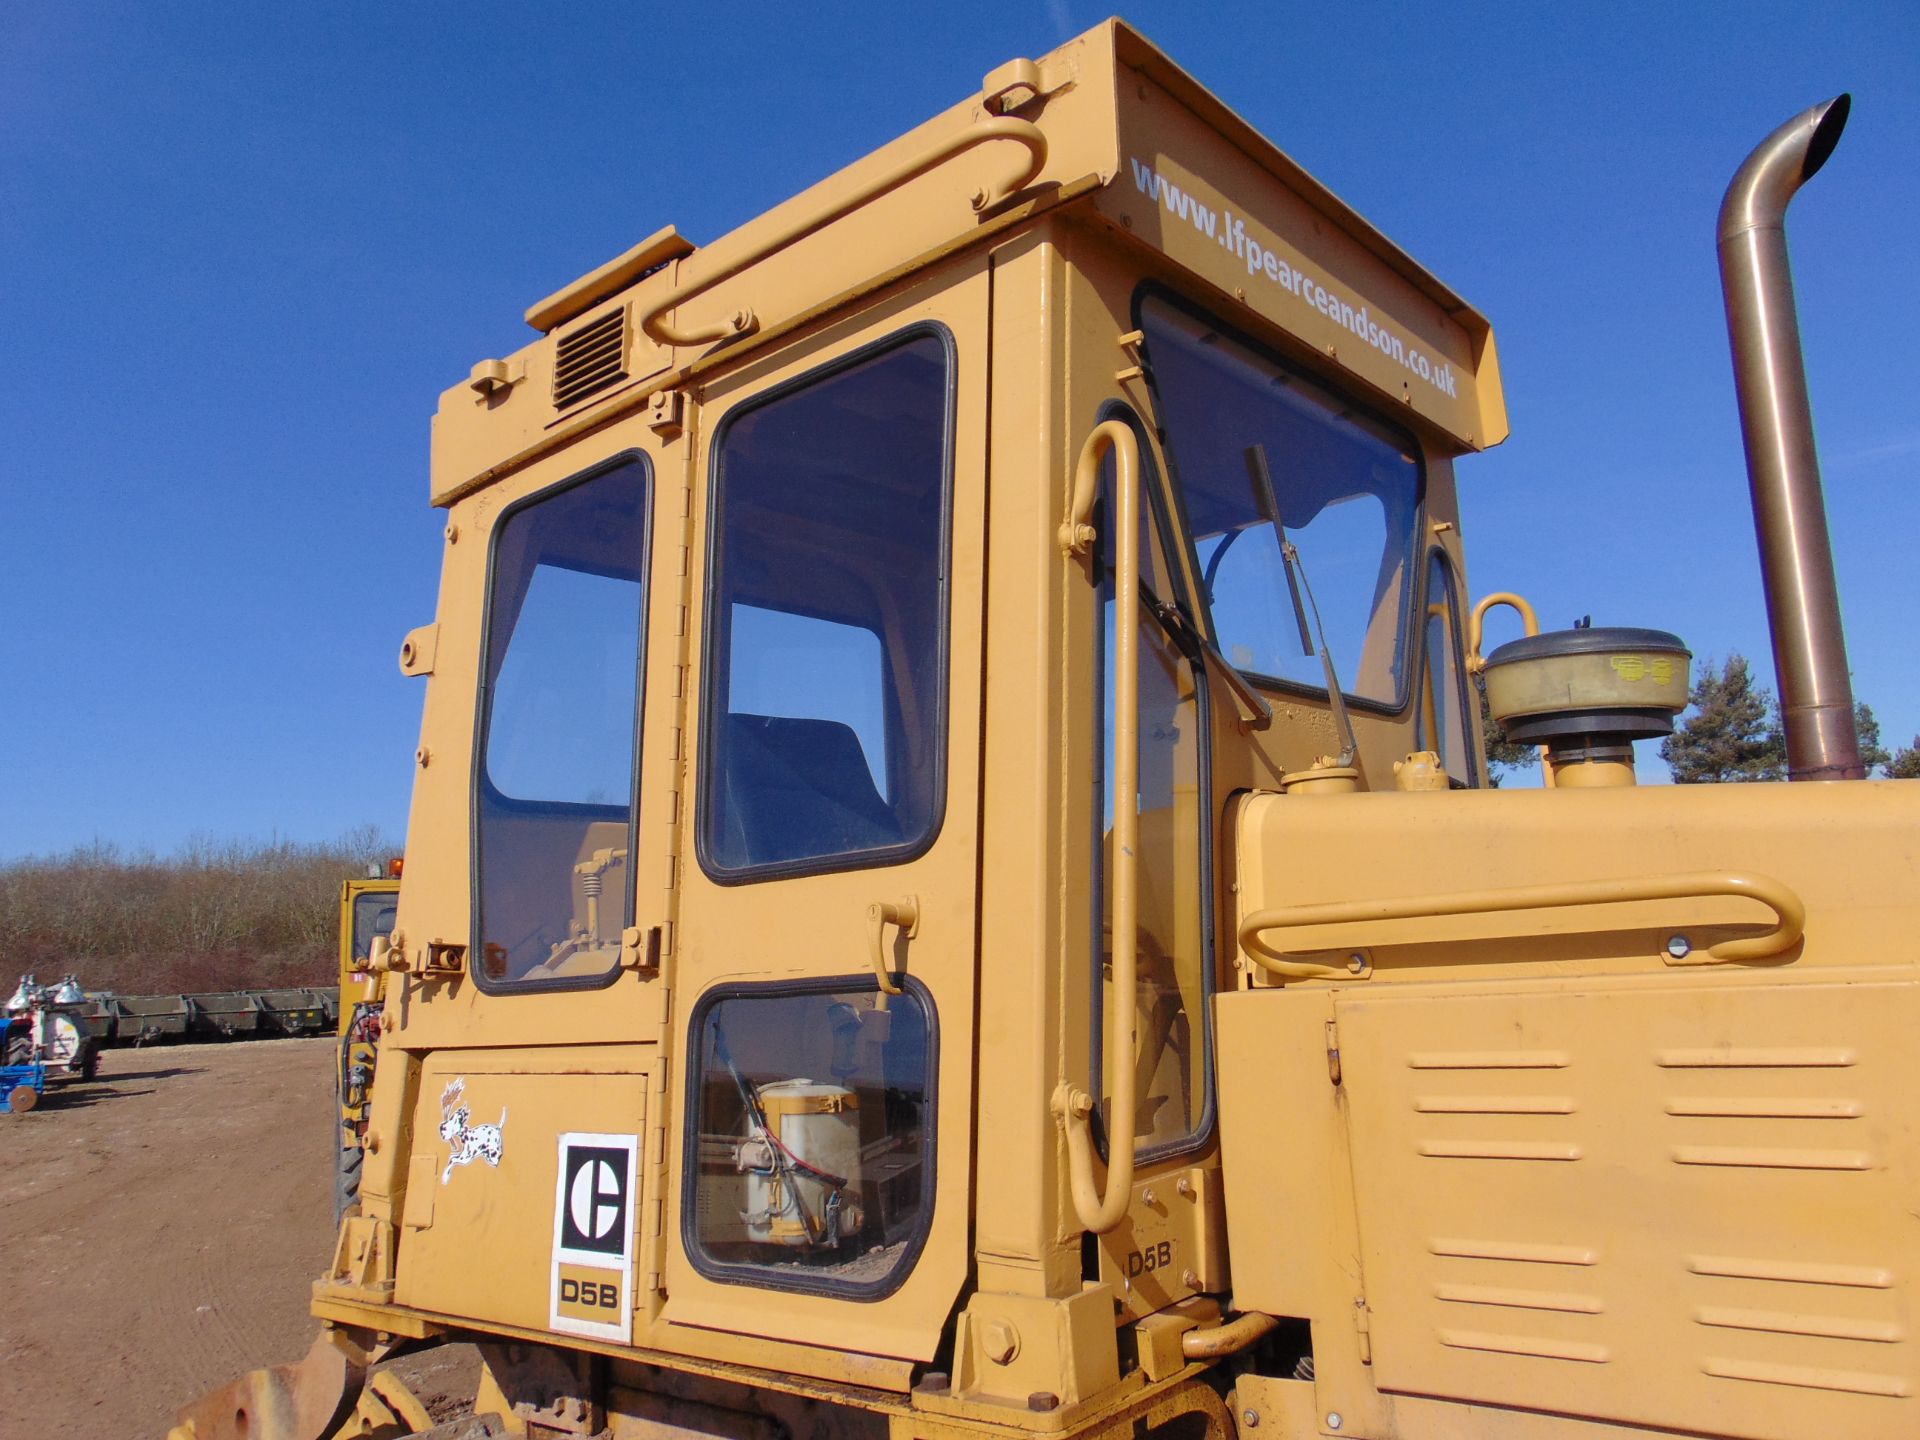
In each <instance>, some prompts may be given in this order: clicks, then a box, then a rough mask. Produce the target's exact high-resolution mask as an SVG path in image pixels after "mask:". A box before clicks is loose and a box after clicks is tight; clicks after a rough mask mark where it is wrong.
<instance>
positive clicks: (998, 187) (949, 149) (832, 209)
mask: <svg viewBox="0 0 1920 1440" xmlns="http://www.w3.org/2000/svg"><path fill="white" fill-rule="evenodd" d="M995 140H1011V141H1013V142H1014V143H1015V144H1017V145H1019V146H1021V147H1023V148H1024V149H1025V150H1026V152H1027V158H1026V163H1025V164H1023V165H1022V166H1021V167H1020V169H1019V171H1018V172H1016V173H1013V174H1010V175H1008V176H1006V177H1005V178H1004V179H1002V180H999V181H997V182H995V183H994V185H993V186H991V187H990V188H989V187H982V188H981V189H979V190H976V191H975V192H974V195H973V208H974V209H975V210H976V211H979V210H986V209H989V208H991V207H992V206H994V205H997V204H999V203H1000V202H1001V201H1002V200H1004V199H1006V198H1007V197H1008V196H1009V195H1012V194H1014V193H1016V192H1018V191H1020V190H1023V189H1025V188H1026V187H1027V186H1028V185H1029V184H1031V183H1032V181H1033V179H1034V177H1035V176H1037V175H1038V174H1039V173H1040V172H1041V170H1043V169H1044V168H1045V167H1046V163H1047V137H1046V135H1045V134H1044V133H1042V132H1041V130H1040V128H1039V127H1038V126H1037V125H1034V124H1033V123H1032V122H1030V121H1027V120H1018V119H1015V118H1014V117H1013V116H1010V115H1002V116H1000V117H998V118H996V119H992V120H982V121H980V122H979V123H978V124H975V125H973V126H971V127H969V128H968V129H966V130H962V131H960V132H959V133H958V134H955V135H949V136H947V137H946V138H945V139H944V140H941V141H939V142H938V143H936V144H934V145H933V146H931V147H929V148H928V149H926V150H923V151H921V152H920V153H919V154H918V155H915V156H912V157H910V158H908V159H906V160H902V161H900V162H899V163H898V164H896V165H894V166H893V167H892V168H891V169H889V170H885V171H883V172H881V173H880V174H878V175H876V176H874V177H873V178H872V179H871V180H870V181H868V182H867V183H866V184H865V185H862V186H861V187H860V188H859V189H857V190H855V191H854V192H853V193H852V194H851V195H848V196H846V197H845V198H843V199H841V200H838V201H835V202H834V203H833V204H831V205H829V206H828V207H827V208H826V209H824V210H821V211H818V212H816V213H814V214H810V215H804V216H800V217H798V218H796V219H793V220H790V221H788V222H787V224H785V225H784V226H782V227H781V228H780V229H778V230H776V231H774V232H773V233H772V234H771V235H768V236H766V237H765V238H764V239H763V240H762V241H761V242H760V243H759V244H758V245H756V246H754V247H753V248H752V249H750V250H748V251H747V252H746V253H745V254H744V255H741V256H740V257H739V258H738V259H736V260H734V261H733V262H732V263H730V264H727V265H724V266H722V267H721V268H720V269H718V270H716V271H715V272H714V273H713V274H711V275H708V276H705V277H703V278H702V279H699V280H695V281H693V282H692V283H691V284H688V285H683V286H681V287H680V288H679V289H678V290H673V291H670V292H669V293H668V294H667V296H666V298H664V299H662V300H660V301H658V302H656V303H655V304H653V305H652V306H650V307H648V309H647V310H646V312H645V313H644V314H642V315H641V317H640V329H641V331H642V333H643V334H645V335H646V337H647V338H648V339H650V340H652V341H653V342H654V343H655V344H656V345H705V344H708V343H710V342H712V341H715V340H725V339H728V338H730V337H732V336H736V335H751V334H752V333H753V332H754V331H755V330H758V329H759V328H760V319H759V317H758V316H757V315H755V314H754V313H753V311H752V309H750V308H743V309H740V310H736V311H734V312H733V314H731V315H729V316H728V317H727V318H726V319H724V320H717V321H715V322H713V323H712V324H709V325H703V326H701V327H699V328H697V329H693V330H682V329H678V328H676V327H674V326H671V325H668V324H667V323H666V322H665V321H664V320H662V319H661V317H662V316H663V315H665V314H666V313H667V312H668V311H669V310H672V309H674V308H676V307H677V306H680V305H684V304H686V302H687V301H689V300H691V299H693V297H694V296H696V295H699V294H702V293H703V292H705V291H707V290H710V289H712V288H713V287H714V286H715V285H718V284H719V283H720V282H721V281H722V280H728V279H731V278H732V277H733V276H735V275H738V274H739V273H740V272H741V271H742V270H745V269H746V268H747V267H748V266H750V265H757V264H759V263H760V262H761V261H762V260H764V259H766V258H767V257H768V256H769V255H773V254H776V253H778V252H779V251H781V250H784V249H786V248H787V246H789V245H791V244H793V242H794V241H796V240H798V239H800V238H801V237H802V236H804V235H807V234H810V233H811V232H813V231H815V230H818V229H820V228H822V227H823V226H826V225H831V224H832V223H833V222H834V221H836V220H838V219H839V218H840V217H841V216H843V215H846V214H849V213H851V212H852V211H854V210H858V209H859V208H860V207H861V206H862V205H865V204H867V203H868V202H870V201H873V200H877V199H879V198H880V196H882V195H884V194H886V193H887V192H888V191H889V190H895V189H898V188H899V187H900V186H902V185H904V184H906V183H907V182H908V181H909V180H914V179H917V178H918V177H920V176H921V175H924V174H926V173H927V171H929V170H931V169H933V168H934V167H935V166H936V165H941V164H944V163H945V162H946V161H948V160H951V159H952V158H953V157H954V156H956V155H958V154H961V153H962V152H963V151H967V150H971V149H973V148H974V147H975V146H976V145H985V144H989V143H991V142H992V141H995Z"/></svg>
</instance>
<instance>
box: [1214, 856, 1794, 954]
mask: <svg viewBox="0 0 1920 1440" xmlns="http://www.w3.org/2000/svg"><path fill="white" fill-rule="evenodd" d="M1717 895H1740V896H1745V897H1747V898H1748V899H1752V900H1758V901H1759V902H1760V903H1761V904H1762V905H1765V906H1766V907H1767V908H1768V909H1770V910H1772V911H1773V915H1774V926H1773V928H1772V929H1771V930H1769V931H1767V933H1766V934H1764V935H1752V936H1748V937H1746V938H1745V939H1740V940H1722V941H1721V942H1720V943H1719V944H1718V945H1714V946H1711V947H1709V948H1708V950H1707V952H1706V954H1705V956H1704V957H1701V958H1699V959H1694V958H1691V955H1692V952H1690V951H1687V950H1681V951H1679V952H1678V953H1675V951H1674V950H1673V949H1671V948H1670V949H1669V950H1668V952H1667V956H1668V960H1669V963H1673V964H1711V963H1722V964H1726V963H1737V962H1740V961H1748V960H1771V959H1774V958H1776V957H1777V956H1780V955H1784V954H1785V953H1786V952H1787V951H1789V950H1791V949H1792V948H1793V947H1794V945H1795V944H1797V943H1798V942H1799V940H1800V937H1801V935H1802V934H1804V933H1805V931H1806V928H1807V907H1806V904H1805V902H1803V901H1802V900H1801V899H1800V897H1799V896H1798V895H1797V894H1795V893H1794V892H1793V890H1792V889H1791V888H1789V887H1788V886H1787V885H1786V884H1784V883H1783V882H1781V881H1779V880H1775V879H1774V878H1773V877H1772V876H1769V875H1756V874H1754V873H1752V872H1737V871H1731V870H1700V871H1695V872H1693V873H1691V874H1685V875H1647V876H1639V877H1634V876H1624V877H1622V878H1620V879H1616V880H1578V881H1570V882H1562V883H1557V884H1551V885H1521V886H1516V887H1515V888H1513V889H1510V890H1463V891H1461V892H1459V893H1458V894H1454V895H1420V896H1414V897H1411V898H1406V899H1400V900H1341V901H1335V902H1333V903H1331V904H1324V905H1286V906H1281V907H1279V908H1277V909H1272V910H1256V911H1254V912H1253V913H1252V914H1251V915H1249V916H1247V917H1246V919H1244V920H1242V921H1241V922H1240V946H1241V948H1242V949H1243V950H1245V951H1246V952H1247V954H1248V955H1250V956H1252V957H1253V960H1254V963H1255V964H1257V965H1259V966H1260V968H1261V969H1263V970H1265V971H1267V972H1268V973H1269V974H1271V975H1274V976H1276V977H1278V978H1279V979H1281V980H1283V981H1284V980H1352V979H1364V978H1366V976H1368V975H1370V974H1372V973H1373V972H1372V969H1371V967H1370V965H1367V964H1365V963H1364V962H1363V964H1362V967H1361V968H1360V969H1358V970H1344V969H1336V968H1335V967H1333V966H1329V965H1315V964H1312V963H1309V962H1306V961H1301V960H1296V959H1294V958H1292V957H1293V956H1295V955H1299V954H1303V953H1310V952H1305V951H1300V950H1293V949H1289V948H1287V947H1286V945H1285V944H1284V942H1283V943H1281V944H1275V943H1273V942H1271V941H1269V940H1267V939H1266V938H1265V937H1266V935H1267V934H1268V933H1269V932H1271V931H1275V930H1301V929H1305V928H1307V927H1308V926H1320V925H1352V926H1356V927H1358V926H1366V925H1372V924H1379V923H1382V922H1385V921H1389V920H1427V919H1437V918H1439V917H1441V916H1447V915H1488V914H1502V913H1506V912H1510V911H1514V910H1559V909H1565V908H1567V907H1569V906H1573V905H1622V904H1627V903H1630V902H1632V901H1636V900H1699V899H1706V898H1708V897H1710V896H1717ZM1355 943H1356V942H1353V941H1349V940H1343V941H1342V943H1341V944H1339V945H1316V946H1314V947H1313V948H1314V949H1315V950H1345V949H1353V948H1354V947H1355Z"/></svg>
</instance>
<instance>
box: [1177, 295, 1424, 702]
mask: <svg viewBox="0 0 1920 1440" xmlns="http://www.w3.org/2000/svg"><path fill="white" fill-rule="evenodd" d="M1140 321H1141V328H1142V329H1143V330H1144V331H1145V332H1146V336H1147V368H1148V371H1149V373H1150V375H1151V377H1152V381H1153V390H1154V397H1155V402H1156V404H1157V405H1158V407H1159V411H1160V420H1161V423H1162V425H1163V426H1164V428H1165V432H1166V433H1165V441H1166V449H1167V458H1168V464H1169V465H1170V467H1171V468H1172V469H1173V471H1174V480H1175V489H1176V491H1177V493H1178V495H1179V499H1180V505H1181V507H1182V510H1183V511H1184V514H1185V519H1186V522H1187V526H1188V529H1189V532H1190V534H1191V535H1192V537H1193V545H1194V558H1195V560H1196V562H1197V563H1196V567H1195V569H1196V573H1198V574H1199V575H1200V576H1201V583H1202V586H1203V587H1204V589H1205V592H1206V593H1205V595H1204V596H1203V600H1204V604H1205V609H1206V611H1207V616H1208V621H1209V623H1210V624H1211V625H1212V627H1213V633H1214V638H1215V641H1216V642H1217V643H1218V645H1219V646H1220V650H1221V653H1222V654H1224V655H1225V656H1226V657H1227V659H1228V660H1230V661H1231V662H1232V663H1233V664H1234V665H1235V666H1236V667H1238V668H1239V669H1241V670H1243V671H1246V672H1248V673H1249V674H1252V675H1255V676H1258V677H1261V678H1264V679H1268V680H1272V681H1278V682H1282V683H1285V684H1288V685H1292V686H1296V687H1300V688H1305V689H1313V690H1319V691H1322V692H1324V690H1325V687H1326V680H1325V672H1324V670H1323V669H1322V667H1321V663H1320V661H1319V660H1318V659H1316V658H1314V655H1313V654H1312V653H1309V652H1308V651H1307V650H1306V649H1305V647H1303V646H1302V645H1301V643H1300V626H1299V623H1298V621H1297V620H1296V618H1295V610H1294V605H1293V601H1292V598H1291V591H1290V587H1289V585H1288V582H1287V575H1286V568H1285V565H1284V562H1283V559H1282V551H1281V546H1280V534H1279V530H1278V529H1277V528H1276V526H1275V524H1274V521H1275V516H1274V515H1273V514H1272V513H1271V512H1272V510H1273V509H1274V507H1275V506H1277V507H1278V511H1279V515H1278V519H1279V522H1280V526H1282V527H1284V528H1285V531H1286V538H1287V539H1288V540H1290V541H1292V542H1293V545H1294V548H1295V551H1296V553H1297V555H1298V557H1299V568H1300V571H1301V573H1302V575H1303V582H1302V583H1303V586H1304V592H1309V593H1310V599H1311V602H1312V608H1313V609H1316V610H1317V611H1318V612H1319V617H1320V623H1321V625H1323V626H1324V628H1325V633H1326V639H1327V645H1328V648H1329V649H1331V650H1332V652H1333V656H1334V659H1335V661H1336V662H1337V663H1338V667H1339V672H1340V683H1341V685H1342V686H1343V687H1344V688H1345V689H1346V691H1347V692H1348V693H1349V694H1350V695H1352V696H1353V697H1354V698H1356V699H1359V700H1371V701H1375V702H1378V703H1379V704H1382V705H1397V704H1399V703H1400V701H1401V699H1402V698H1403V696H1404V694H1405V684H1404V682H1405V678H1406V677H1405V675H1404V673H1403V672H1404V667H1405V665H1406V663H1407V660H1408V657H1409V655H1410V653H1411V649H1412V647H1411V644H1410V637H1409V636H1408V635H1407V634H1405V633H1404V632H1405V630H1406V628H1407V627H1406V624H1405V619H1406V615H1407V612H1408V610H1409V609H1410V597H1409V594H1408V591H1409V589H1410V587H1411V586H1412V585H1413V583H1414V578H1415V574H1416V571H1415V568H1414V567H1415V554H1414V544H1415V538H1416V529H1417V521H1418V518H1419V509H1420V502H1421V498H1422V493H1423V484H1424V480H1423V474H1422V471H1421V466H1420V461H1419V452H1418V449H1417V447H1416V445H1415V442H1414V441H1413V439H1412V438H1411V437H1410V436H1406V435H1404V434H1402V433H1401V432H1399V431H1397V430H1395V429H1393V428H1391V427H1389V426H1387V425H1385V424H1382V423H1381V422H1379V421H1377V420H1374V419H1373V418H1372V417H1371V416H1368V415H1366V414H1363V413H1361V412H1360V411H1358V410H1357V409H1356V408H1355V407H1354V406H1352V405H1350V404H1348V403H1347V402H1345V401H1343V400H1341V399H1340V398H1339V397H1338V396H1336V395H1334V394H1332V393H1331V392H1329V391H1326V390H1323V389H1322V388H1321V387H1320V386H1318V385H1316V384H1315V383H1313V381H1311V380H1309V379H1308V378H1307V377H1306V376H1304V375H1302V374H1300V373H1299V372H1297V371H1295V370H1293V369H1291V368H1290V367H1288V366H1285V365H1283V364H1281V363H1280V362H1279V361H1277V360H1275V359H1273V358H1271V357H1270V356H1267V355H1265V354H1263V353H1262V352H1260V351H1258V350H1256V349H1254V348H1253V347H1252V346H1251V345H1250V344H1246V343H1243V342H1242V341H1240V340H1239V339H1238V338H1237V337H1235V336H1233V335H1232V334H1231V333H1230V332H1228V331H1226V330H1225V329H1223V328H1221V327H1219V326H1216V325H1214V324H1213V323H1212V322H1210V321H1207V320H1205V319H1203V318H1201V317H1200V316H1197V315H1195V314H1192V313H1190V312H1189V311H1187V310H1186V309H1185V308H1183V307H1180V306H1176V305H1174V304H1172V303H1170V302H1168V301H1166V300H1163V299H1161V298H1159V297H1157V296H1149V297H1148V298H1147V299H1146V300H1144V301H1143V302H1142V304H1141V306H1140ZM1255 445H1259V446H1261V447H1263V448H1264V450H1265V452H1266V456H1267V465H1268V470H1269V472H1270V473H1271V476H1272V479H1273V495H1272V502H1271V503H1269V500H1268V497H1267V496H1265V495H1263V494H1261V493H1260V490H1259V487H1258V486H1257V485H1256V483H1255V481H1254V479H1253V477H1252V474H1251V472H1250V471H1249V468H1248V462H1247V450H1248V449H1249V448H1250V447H1252V446H1255ZM1302 599H1303V602H1304V601H1305V600H1307V599H1308V593H1303V596H1302ZM1309 613H1311V612H1309ZM1316 643H1317V642H1316Z"/></svg>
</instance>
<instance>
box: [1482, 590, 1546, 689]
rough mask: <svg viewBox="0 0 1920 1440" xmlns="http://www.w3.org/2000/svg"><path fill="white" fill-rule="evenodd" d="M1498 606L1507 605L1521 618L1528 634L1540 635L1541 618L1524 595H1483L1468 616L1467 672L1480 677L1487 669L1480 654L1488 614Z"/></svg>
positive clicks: (1500, 593) (1496, 593)
mask: <svg viewBox="0 0 1920 1440" xmlns="http://www.w3.org/2000/svg"><path fill="white" fill-rule="evenodd" d="M1496 605H1505V606H1507V607H1508V608H1510V609H1511V610H1513V611H1514V612H1515V613H1516V614H1518V615H1519V617H1520V623H1521V624H1522V625H1524V626H1525V627H1526V630H1527V634H1529V635H1538V634H1539V633H1540V617H1539V616H1538V615H1536V614H1535V613H1534V610H1533V606H1531V605H1529V604H1528V603H1527V600H1526V597H1525V596H1524V595H1516V594H1514V592H1513V591H1511V590H1496V591H1494V592H1493V593H1492V594H1491V595H1482V596H1481V597H1480V600H1479V603H1478V604H1476V605H1475V606H1474V607H1473V611H1472V613H1471V614H1469V615H1468V616H1467V672H1468V673H1469V674H1472V675H1478V674H1479V673H1480V672H1481V671H1482V670H1484V669H1486V668H1487V662H1486V658H1485V657H1484V656H1483V655H1481V653H1480V641H1481V639H1482V637H1483V635H1484V633H1485V629H1486V621H1487V612H1488V611H1489V610H1491V609H1493V607H1494V606H1496Z"/></svg>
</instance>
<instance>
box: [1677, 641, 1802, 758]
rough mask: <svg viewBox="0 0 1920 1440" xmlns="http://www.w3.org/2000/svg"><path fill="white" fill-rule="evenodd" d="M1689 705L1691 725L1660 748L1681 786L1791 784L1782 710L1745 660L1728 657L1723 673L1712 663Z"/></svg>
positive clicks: (1683, 725) (1686, 724) (1684, 724)
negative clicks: (1787, 781) (1738, 782)
mask: <svg viewBox="0 0 1920 1440" xmlns="http://www.w3.org/2000/svg"><path fill="white" fill-rule="evenodd" d="M1687 700H1688V703H1689V704H1690V705H1691V706H1692V709H1691V710H1690V712H1689V713H1688V715H1687V717H1686V719H1685V720H1684V721H1683V722H1682V723H1681V725H1680V728H1679V729H1678V730H1676V731H1675V732H1674V733H1673V734H1672V735H1670V736H1668V737H1667V738H1666V739H1665V740H1663V741H1661V742H1660V758H1661V759H1662V760H1665V761H1666V762H1667V766H1668V768H1669V769H1671V770H1672V771H1673V778H1674V781H1675V783H1676V784H1680V785H1699V784H1714V783H1719V782H1723V781H1734V780H1783V779H1785V778H1786V774H1787V737H1786V734H1785V732H1784V731H1783V730H1782V729H1781V727H1780V713H1779V708H1778V706H1776V705H1775V703H1774V699H1773V695H1772V693H1771V692H1770V691H1768V689H1767V687H1766V686H1764V685H1761V684H1757V683H1756V682H1755V681H1754V678H1753V676H1752V674H1751V673H1750V672H1749V671H1748V669H1747V662H1746V658H1745V657H1744V656H1742V655H1738V654H1733V655H1729V656H1727V662H1726V664H1725V665H1723V666H1721V667H1720V670H1719V671H1718V673H1716V672H1715V670H1714V668H1713V662H1712V661H1711V660H1709V661H1707V662H1706V663H1705V664H1704V665H1702V666H1701V667H1700V675H1699V678H1698V679H1696V680H1695V681H1694V683H1693V690H1692V692H1691V693H1689V694H1688V696H1687Z"/></svg>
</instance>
